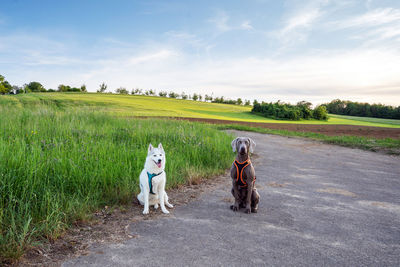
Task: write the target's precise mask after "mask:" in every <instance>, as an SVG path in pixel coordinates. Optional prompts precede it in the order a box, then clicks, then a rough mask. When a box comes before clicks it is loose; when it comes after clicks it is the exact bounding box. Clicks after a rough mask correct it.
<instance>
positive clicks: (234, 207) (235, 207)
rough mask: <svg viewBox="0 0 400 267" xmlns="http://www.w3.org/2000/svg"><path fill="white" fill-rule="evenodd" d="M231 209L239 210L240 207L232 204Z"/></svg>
mask: <svg viewBox="0 0 400 267" xmlns="http://www.w3.org/2000/svg"><path fill="white" fill-rule="evenodd" d="M231 210H233V211H238V210H239V208H238V207H237V206H235V205H231Z"/></svg>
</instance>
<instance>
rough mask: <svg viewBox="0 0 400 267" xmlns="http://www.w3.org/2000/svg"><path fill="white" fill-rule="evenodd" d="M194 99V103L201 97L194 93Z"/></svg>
mask: <svg viewBox="0 0 400 267" xmlns="http://www.w3.org/2000/svg"><path fill="white" fill-rule="evenodd" d="M192 99H193V100H194V101H197V99H199V96H198V95H197V94H196V93H194V94H193V96H192Z"/></svg>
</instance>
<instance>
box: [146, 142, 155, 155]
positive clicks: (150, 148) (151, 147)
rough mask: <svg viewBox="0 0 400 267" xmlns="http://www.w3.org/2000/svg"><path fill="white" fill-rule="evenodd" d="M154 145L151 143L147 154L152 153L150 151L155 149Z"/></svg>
mask: <svg viewBox="0 0 400 267" xmlns="http://www.w3.org/2000/svg"><path fill="white" fill-rule="evenodd" d="M153 148H154V147H153V145H152V144H150V145H149V149H148V150H147V154H150V152H151V151H152V150H153Z"/></svg>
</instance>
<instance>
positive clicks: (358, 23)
mask: <svg viewBox="0 0 400 267" xmlns="http://www.w3.org/2000/svg"><path fill="white" fill-rule="evenodd" d="M0 74H1V75H3V76H5V77H6V80H8V81H9V82H10V83H11V84H13V85H19V86H22V85H23V84H25V83H29V82H31V81H38V82H40V83H42V84H43V85H44V86H45V87H46V88H57V87H58V85H59V84H66V85H70V86H76V87H79V86H81V85H82V84H85V85H86V86H87V88H88V90H89V91H92V92H95V91H96V90H97V89H98V88H99V85H100V84H101V83H102V82H104V83H106V84H107V85H108V89H109V90H115V89H117V88H118V87H125V88H127V89H128V90H131V89H132V88H142V89H155V90H156V91H157V92H158V91H160V90H163V91H168V92H169V91H174V92H178V93H181V92H185V93H187V94H193V93H200V94H202V95H204V94H209V95H211V94H213V95H214V96H224V97H225V98H231V99H236V98H238V97H241V98H242V99H249V100H253V99H257V100H259V101H260V100H262V101H266V102H270V101H277V100H281V101H284V102H290V103H296V102H298V101H301V100H306V101H310V102H312V103H313V104H320V103H326V102H329V101H331V100H333V99H336V98H340V99H346V100H352V101H361V102H370V103H383V104H388V105H396V106H398V105H400V1H399V0H391V1H388V0H337V1H334V0H301V1H300V0H286V1H285V0H283V1H279V0H246V1H244V0H243V1H235V0H220V1H212V0H202V1H193V0H168V1H153V0H148V1H144V0H143V1H133V0H132V1H128V0H126V1H123V0H113V1H111V0H69V1H53V0H49V1H45V0H2V1H1V5H0Z"/></svg>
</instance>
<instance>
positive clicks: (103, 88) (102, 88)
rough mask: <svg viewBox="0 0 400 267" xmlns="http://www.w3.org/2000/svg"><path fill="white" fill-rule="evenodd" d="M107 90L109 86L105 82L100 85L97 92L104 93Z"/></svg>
mask: <svg viewBox="0 0 400 267" xmlns="http://www.w3.org/2000/svg"><path fill="white" fill-rule="evenodd" d="M106 90H107V85H106V84H105V83H104V82H103V83H102V84H100V88H99V90H97V93H104V92H105V91H106Z"/></svg>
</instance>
